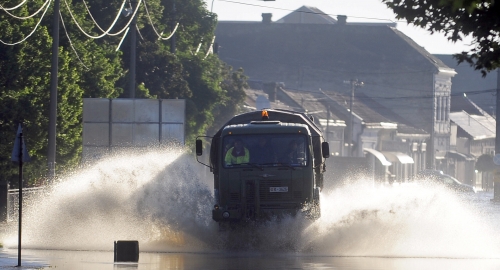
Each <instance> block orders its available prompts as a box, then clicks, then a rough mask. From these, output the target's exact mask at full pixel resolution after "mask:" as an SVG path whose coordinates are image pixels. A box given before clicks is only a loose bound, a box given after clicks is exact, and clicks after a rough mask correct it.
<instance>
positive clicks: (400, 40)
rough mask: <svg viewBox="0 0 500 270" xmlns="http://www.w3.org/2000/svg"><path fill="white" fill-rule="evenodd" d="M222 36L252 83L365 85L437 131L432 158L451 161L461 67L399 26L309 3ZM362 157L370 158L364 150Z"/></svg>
mask: <svg viewBox="0 0 500 270" xmlns="http://www.w3.org/2000/svg"><path fill="white" fill-rule="evenodd" d="M216 39H217V40H216V41H217V43H218V44H219V51H218V53H219V57H220V58H221V59H222V60H223V61H225V62H227V63H228V64H230V65H232V66H234V67H242V68H243V69H244V71H245V74H246V75H248V76H249V77H250V79H252V80H260V81H263V82H284V84H285V85H286V86H287V89H297V90H317V89H320V88H321V89H323V90H324V91H325V92H337V93H346V92H349V91H350V90H351V86H350V85H349V84H346V82H349V81H352V80H358V81H360V82H363V83H364V85H363V87H360V88H358V89H356V91H355V95H356V96H357V95H358V94H364V95H365V96H366V97H368V98H371V99H373V100H375V101H376V102H377V103H378V104H381V106H383V107H385V108H388V109H389V110H391V111H392V112H394V114H395V115H398V117H400V118H401V119H404V120H405V123H407V126H408V127H412V128H414V129H418V130H423V131H424V133H425V134H428V135H430V136H428V137H427V142H423V143H421V144H420V147H426V149H421V151H422V152H425V153H426V154H427V155H428V157H426V158H424V160H425V161H429V162H430V161H433V160H435V159H436V158H444V155H445V154H446V153H447V152H448V151H449V149H450V134H451V128H450V117H449V112H450V93H451V79H452V77H453V76H454V75H455V71H454V70H453V69H452V68H449V67H448V66H447V65H445V64H444V63H443V62H442V61H441V60H440V59H438V58H436V57H435V56H433V55H431V54H430V53H428V52H427V51H426V50H425V49H424V48H422V47H421V46H419V45H418V44H416V43H415V42H414V41H413V40H411V39H410V38H409V37H407V36H406V35H404V34H403V33H402V32H400V31H398V30H397V29H396V28H395V25H394V24H368V23H349V22H348V18H347V17H345V16H339V17H337V19H333V18H331V17H329V16H328V15H325V14H324V13H323V12H321V11H319V10H317V9H314V8H311V7H302V8H300V9H298V10H297V11H295V12H292V13H291V14H289V15H287V16H285V17H283V18H282V19H280V20H277V21H276V22H273V21H272V14H269V13H267V14H263V20H262V21H261V22H231V21H220V22H219V23H218V25H217V29H216ZM375 111H376V110H375ZM356 113H358V112H356ZM346 124H347V125H348V126H347V127H346V130H350V129H351V128H350V127H349V124H350V123H347V122H346ZM354 127H355V126H354ZM353 130H354V129H353ZM354 132H356V131H354ZM353 135H354V134H353ZM358 147H360V146H358ZM360 149H361V150H360ZM441 153H442V155H441V156H439V155H440V154H441ZM356 154H357V155H363V154H364V153H363V150H362V148H358V150H357V152H356ZM436 155H437V156H436ZM427 166H428V167H434V164H432V163H429V164H427Z"/></svg>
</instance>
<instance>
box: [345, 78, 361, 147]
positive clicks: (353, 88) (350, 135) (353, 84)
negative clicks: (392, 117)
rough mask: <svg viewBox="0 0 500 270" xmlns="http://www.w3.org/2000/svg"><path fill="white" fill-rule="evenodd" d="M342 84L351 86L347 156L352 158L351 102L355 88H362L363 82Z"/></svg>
mask: <svg viewBox="0 0 500 270" xmlns="http://www.w3.org/2000/svg"><path fill="white" fill-rule="evenodd" d="M344 83H348V84H350V85H351V98H350V102H349V136H347V139H348V141H347V149H348V152H347V156H349V157H350V156H352V141H353V137H354V127H353V114H352V102H353V99H354V90H356V88H359V87H362V86H363V85H364V83H363V82H360V81H358V79H351V80H350V81H344Z"/></svg>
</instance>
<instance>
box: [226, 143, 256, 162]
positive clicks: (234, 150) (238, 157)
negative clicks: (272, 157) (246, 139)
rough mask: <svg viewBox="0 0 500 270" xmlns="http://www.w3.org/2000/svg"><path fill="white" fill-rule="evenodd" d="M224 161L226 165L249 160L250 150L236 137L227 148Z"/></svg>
mask: <svg viewBox="0 0 500 270" xmlns="http://www.w3.org/2000/svg"><path fill="white" fill-rule="evenodd" d="M225 161H226V165H235V164H242V163H248V162H249V161H250V152H249V151H248V149H247V148H246V147H244V146H243V142H242V141H241V140H240V139H237V140H236V141H235V142H234V146H233V147H231V148H229V150H227V153H226V158H225Z"/></svg>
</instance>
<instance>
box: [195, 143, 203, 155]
mask: <svg viewBox="0 0 500 270" xmlns="http://www.w3.org/2000/svg"><path fill="white" fill-rule="evenodd" d="M196 155H197V156H201V155H203V143H202V142H201V140H196Z"/></svg>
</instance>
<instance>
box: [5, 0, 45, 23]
mask: <svg viewBox="0 0 500 270" xmlns="http://www.w3.org/2000/svg"><path fill="white" fill-rule="evenodd" d="M51 1H52V0H47V1H45V3H43V5H42V6H41V7H40V8H39V9H38V10H37V11H35V13H33V14H31V15H28V16H24V17H19V16H16V15H14V14H12V13H10V12H9V11H8V10H9V9H5V8H1V9H3V10H4V11H5V13H7V14H8V15H9V16H11V17H13V18H15V19H18V20H26V19H29V18H33V17H35V16H36V15H37V14H38V13H40V11H42V10H43V8H44V7H45V8H46V6H50V2H51ZM0 7H1V6H0ZM45 11H47V9H45ZM42 17H43V16H42Z"/></svg>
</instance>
